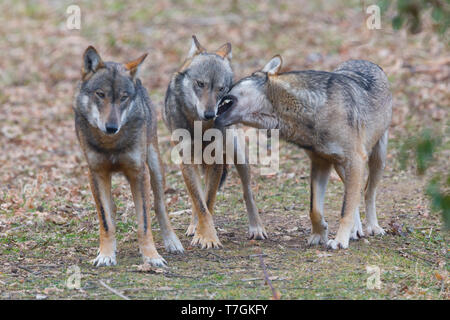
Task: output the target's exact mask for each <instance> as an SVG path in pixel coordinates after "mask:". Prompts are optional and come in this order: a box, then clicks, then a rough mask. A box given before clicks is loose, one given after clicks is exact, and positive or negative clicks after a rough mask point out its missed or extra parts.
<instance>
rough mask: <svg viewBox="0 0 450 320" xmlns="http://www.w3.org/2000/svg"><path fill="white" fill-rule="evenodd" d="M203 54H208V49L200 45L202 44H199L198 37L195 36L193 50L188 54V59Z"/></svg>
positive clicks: (193, 37) (192, 44)
mask: <svg viewBox="0 0 450 320" xmlns="http://www.w3.org/2000/svg"><path fill="white" fill-rule="evenodd" d="M202 52H206V49H205V48H204V47H203V46H202V45H201V44H200V42H198V40H197V37H196V36H195V35H193V36H192V43H191V49H190V50H189V53H188V59H189V58H192V57H194V56H195V55H197V54H199V53H202Z"/></svg>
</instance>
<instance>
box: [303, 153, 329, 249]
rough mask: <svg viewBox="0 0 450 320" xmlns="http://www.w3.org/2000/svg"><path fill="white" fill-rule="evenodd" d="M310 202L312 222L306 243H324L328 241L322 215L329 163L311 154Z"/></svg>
mask: <svg viewBox="0 0 450 320" xmlns="http://www.w3.org/2000/svg"><path fill="white" fill-rule="evenodd" d="M310 158H311V203H310V213H309V216H310V218H311V223H312V231H311V236H310V237H309V240H308V245H316V244H326V243H327V241H328V224H327V223H326V222H325V219H324V215H323V205H324V199H325V191H326V188H327V184H328V178H329V176H330V171H331V163H329V162H328V161H326V160H323V159H321V158H319V157H317V156H314V155H311V154H310Z"/></svg>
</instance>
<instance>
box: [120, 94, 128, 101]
mask: <svg viewBox="0 0 450 320" xmlns="http://www.w3.org/2000/svg"><path fill="white" fill-rule="evenodd" d="M127 99H128V95H127V94H124V95H122V96H121V97H120V101H122V102H125V101H127Z"/></svg>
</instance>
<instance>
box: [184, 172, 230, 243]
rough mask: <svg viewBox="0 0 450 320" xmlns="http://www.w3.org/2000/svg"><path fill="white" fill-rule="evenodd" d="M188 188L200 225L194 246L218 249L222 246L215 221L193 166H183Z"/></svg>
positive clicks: (197, 228) (193, 240)
mask: <svg viewBox="0 0 450 320" xmlns="http://www.w3.org/2000/svg"><path fill="white" fill-rule="evenodd" d="M181 172H182V174H183V178H184V181H185V183H186V187H187V190H188V193H189V196H190V198H191V202H192V207H193V208H192V211H193V213H194V212H195V214H196V215H197V219H198V223H197V227H196V230H195V234H194V238H193V239H192V242H191V244H192V245H194V246H195V245H199V246H200V247H201V248H202V249H210V248H218V247H221V246H222V244H221V243H220V241H219V238H218V237H217V233H216V229H215V227H214V221H213V218H212V215H211V213H210V212H209V210H208V206H207V204H206V201H205V197H204V193H203V190H202V188H201V185H200V177H199V174H198V172H197V171H196V170H195V168H194V166H193V165H185V164H181Z"/></svg>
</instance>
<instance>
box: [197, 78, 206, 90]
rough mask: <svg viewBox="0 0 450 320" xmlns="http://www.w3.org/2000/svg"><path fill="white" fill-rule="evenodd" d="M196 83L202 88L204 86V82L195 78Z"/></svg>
mask: <svg viewBox="0 0 450 320" xmlns="http://www.w3.org/2000/svg"><path fill="white" fill-rule="evenodd" d="M197 85H198V86H199V88H203V87H204V86H205V83H204V82H202V81H198V80H197Z"/></svg>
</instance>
